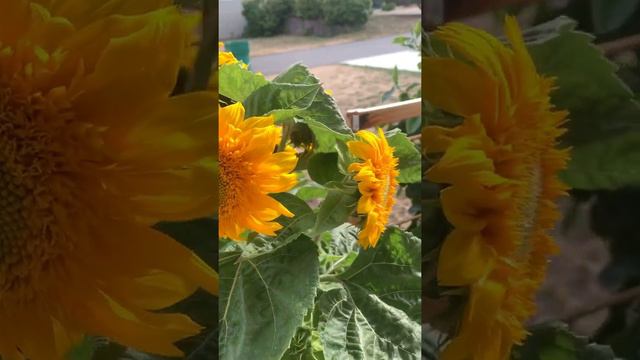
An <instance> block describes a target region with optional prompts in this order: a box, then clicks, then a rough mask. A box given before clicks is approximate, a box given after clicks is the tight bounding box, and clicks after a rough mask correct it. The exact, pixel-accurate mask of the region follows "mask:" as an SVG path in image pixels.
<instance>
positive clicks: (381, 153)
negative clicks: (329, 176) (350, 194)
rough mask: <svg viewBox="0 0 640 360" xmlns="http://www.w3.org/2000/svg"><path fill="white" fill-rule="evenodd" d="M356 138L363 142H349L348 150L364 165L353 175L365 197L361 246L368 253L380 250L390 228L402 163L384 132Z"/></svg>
mask: <svg viewBox="0 0 640 360" xmlns="http://www.w3.org/2000/svg"><path fill="white" fill-rule="evenodd" d="M356 135H357V136H358V137H359V138H360V139H361V140H357V141H349V142H347V146H348V147H349V151H351V153H353V154H354V155H355V156H356V157H358V158H359V159H361V160H363V162H355V163H353V164H351V165H349V171H350V172H353V173H355V176H354V178H355V179H356V181H357V182H358V190H359V191H360V194H361V196H360V200H358V209H357V212H358V214H362V215H366V216H367V220H366V222H365V225H364V228H363V229H362V231H360V233H359V234H358V242H359V243H360V245H361V246H362V247H363V248H365V249H366V248H368V247H369V246H372V247H375V246H376V244H377V243H378V239H379V238H380V235H381V234H382V233H383V232H384V229H385V227H386V226H387V222H388V220H389V214H391V210H392V209H393V204H394V203H395V197H394V196H395V193H396V190H397V189H398V181H397V180H396V178H397V177H398V174H399V173H398V170H397V169H396V168H397V166H398V159H397V158H396V157H394V156H393V148H392V147H391V146H389V143H388V142H387V138H386V137H385V135H384V132H382V129H378V136H376V135H375V134H374V133H372V132H369V131H366V130H361V131H358V133H357V134H356Z"/></svg>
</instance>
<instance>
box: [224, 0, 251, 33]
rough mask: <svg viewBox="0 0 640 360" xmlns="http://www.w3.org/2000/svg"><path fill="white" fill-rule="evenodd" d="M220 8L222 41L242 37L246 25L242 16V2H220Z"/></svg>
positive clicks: (229, 0) (231, 0) (234, 0)
mask: <svg viewBox="0 0 640 360" xmlns="http://www.w3.org/2000/svg"><path fill="white" fill-rule="evenodd" d="M218 4H219V5H220V7H219V8H218V9H219V11H220V13H219V17H220V19H219V20H220V22H219V26H220V28H219V29H218V30H219V34H220V40H227V39H237V38H240V37H242V31H243V30H244V26H245V24H246V20H245V19H244V16H242V0H218Z"/></svg>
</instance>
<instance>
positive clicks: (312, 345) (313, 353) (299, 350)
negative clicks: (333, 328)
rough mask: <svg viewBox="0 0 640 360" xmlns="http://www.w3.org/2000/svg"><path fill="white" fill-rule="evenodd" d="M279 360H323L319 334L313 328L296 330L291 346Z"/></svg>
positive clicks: (306, 327) (305, 327)
mask: <svg viewBox="0 0 640 360" xmlns="http://www.w3.org/2000/svg"><path fill="white" fill-rule="evenodd" d="M280 360H324V356H323V354H322V343H321V342H320V334H319V333H318V332H317V331H315V330H314V329H313V328H311V327H308V326H303V327H300V328H298V331H297V332H296V334H295V336H294V337H293V340H292V341H291V345H290V346H289V348H288V349H287V351H286V352H285V354H284V356H283V357H282V359H280Z"/></svg>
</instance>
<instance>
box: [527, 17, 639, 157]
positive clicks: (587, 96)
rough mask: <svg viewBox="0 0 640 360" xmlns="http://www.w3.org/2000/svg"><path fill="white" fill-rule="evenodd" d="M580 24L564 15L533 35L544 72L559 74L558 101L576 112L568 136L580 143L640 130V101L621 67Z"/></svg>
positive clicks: (534, 52) (560, 106)
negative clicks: (578, 27)
mask: <svg viewBox="0 0 640 360" xmlns="http://www.w3.org/2000/svg"><path fill="white" fill-rule="evenodd" d="M575 26H576V22H575V21H574V20H571V19H569V18H566V17H560V18H558V19H556V20H554V21H552V22H550V23H546V24H543V25H541V26H540V28H541V29H538V28H534V29H533V30H531V31H529V34H528V38H529V39H531V38H533V39H532V40H533V42H532V43H531V44H529V50H530V52H531V55H532V57H533V59H534V62H535V64H536V67H537V69H538V71H539V72H540V73H542V74H544V75H547V76H552V77H555V78H557V80H556V87H557V88H556V89H555V90H554V91H553V92H552V93H551V98H552V102H553V104H554V105H555V107H556V108H558V109H566V110H569V111H570V119H569V121H568V122H567V127H568V128H569V132H568V134H567V135H566V137H565V139H564V140H565V141H566V143H567V144H568V145H571V146H577V145H581V144H584V143H588V142H592V141H600V140H602V139H604V138H606V137H609V136H617V135H619V134H620V133H622V132H625V131H632V130H633V129H636V130H637V129H640V106H638V103H636V102H635V101H634V100H633V97H634V95H633V92H632V91H631V90H630V89H629V87H628V86H627V85H626V84H625V83H624V82H623V81H622V80H621V79H620V78H619V77H618V76H617V75H616V71H617V66H616V65H615V64H614V63H612V62H611V61H609V60H607V59H606V58H605V57H604V56H603V54H602V52H601V50H599V49H598V48H597V47H596V46H595V45H594V44H593V43H592V41H593V36H592V35H590V34H587V33H583V32H579V31H575V30H574V28H575ZM585 74H589V76H585Z"/></svg>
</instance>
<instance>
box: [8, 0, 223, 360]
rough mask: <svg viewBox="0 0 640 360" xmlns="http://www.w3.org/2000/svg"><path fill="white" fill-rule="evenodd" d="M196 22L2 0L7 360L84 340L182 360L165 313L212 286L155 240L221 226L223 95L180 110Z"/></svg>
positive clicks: (47, 356) (202, 270) (35, 358)
mask: <svg viewBox="0 0 640 360" xmlns="http://www.w3.org/2000/svg"><path fill="white" fill-rule="evenodd" d="M194 25H195V23H194V19H192V18H191V17H185V16H183V15H182V14H181V13H180V11H179V9H177V8H175V7H174V6H172V1H170V0H166V1H162V0H157V1H143V2H140V1H117V0H114V1H106V2H105V1H75V0H59V1H46V0H39V1H28V0H0V193H1V194H0V195H1V196H0V356H1V357H2V359H4V360H14V359H31V360H51V359H53V360H57V359H62V358H63V357H64V356H65V354H66V353H67V351H68V350H69V349H70V348H71V347H72V346H73V344H74V343H75V342H77V341H78V340H80V339H82V337H83V336H84V335H85V334H88V335H98V336H105V337H109V338H111V339H113V340H115V341H117V342H119V343H121V344H123V345H126V346H131V347H134V348H136V349H139V350H142V351H147V352H150V353H155V354H160V355H168V356H181V355H182V353H181V351H180V350H179V349H178V348H177V347H175V345H174V342H176V341H177V340H179V339H182V338H184V337H187V336H191V335H195V334H197V333H198V332H199V331H200V329H201V327H200V326H199V325H197V324H195V323H194V322H193V321H191V320H190V319H189V318H188V317H187V316H185V315H181V314H172V313H160V312H157V311H156V310H159V309H163V308H166V307H168V306H170V305H173V304H174V303H176V302H178V301H180V300H181V299H183V298H185V297H187V296H189V295H190V294H191V293H193V292H194V291H195V290H196V289H197V288H198V287H202V288H205V289H207V290H208V291H210V292H213V293H217V290H218V278H217V275H216V274H215V272H214V271H213V270H212V269H211V268H209V267H208V266H207V265H205V263H204V262H203V261H202V260H201V259H200V258H198V257H197V256H196V255H195V254H193V253H192V252H191V251H189V250H188V249H187V248H185V247H183V246H182V245H180V244H179V243H177V242H176V241H174V240H173V239H171V238H169V237H167V236H165V235H163V234H162V233H160V232H158V231H156V230H154V229H153V228H152V225H153V224H155V223H157V222H158V221H161V220H169V221H171V220H188V219H192V218H196V217H202V216H211V215H213V213H214V210H215V207H216V200H217V192H216V191H214V190H212V189H211V185H210V184H211V183H213V182H215V167H213V166H210V165H206V164H210V163H211V159H210V157H211V156H212V155H213V154H215V151H216V147H215V141H214V140H212V139H211V135H210V134H211V133H212V132H213V131H214V129H215V108H214V107H213V106H212V104H213V103H214V101H215V94H213V93H206V92H203V93H193V94H188V95H182V96H177V97H169V95H170V94H171V92H172V89H173V87H174V85H175V82H176V78H177V74H178V69H179V67H180V65H181V64H182V63H184V59H185V57H186V56H187V53H188V51H189V50H188V48H189V44H190V41H191V34H192V33H193V27H194Z"/></svg>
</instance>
